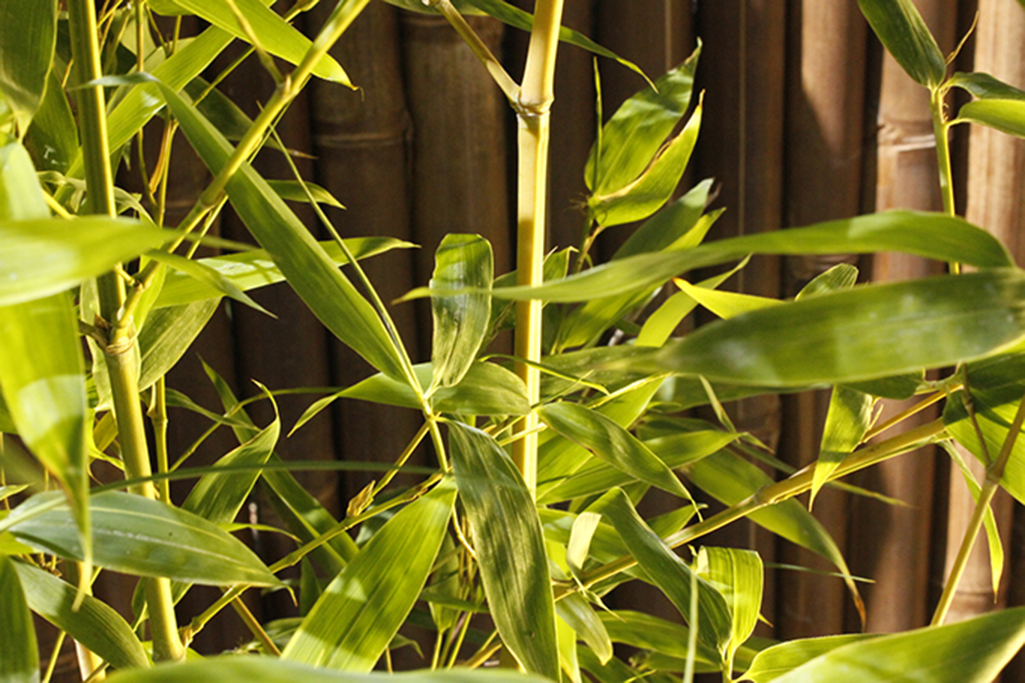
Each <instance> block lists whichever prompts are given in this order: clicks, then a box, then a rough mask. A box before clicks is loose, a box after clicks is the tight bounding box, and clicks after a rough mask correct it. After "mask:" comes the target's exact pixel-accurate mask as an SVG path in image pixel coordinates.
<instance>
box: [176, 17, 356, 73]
mask: <svg viewBox="0 0 1025 683" xmlns="http://www.w3.org/2000/svg"><path fill="white" fill-rule="evenodd" d="M174 2H175V4H177V5H179V6H180V7H181V8H183V9H185V10H188V11H189V12H190V13H192V14H195V15H196V16H198V17H201V18H203V19H205V20H206V21H208V22H210V23H211V24H213V25H214V26H216V27H218V28H220V29H221V30H223V31H227V32H228V33H230V34H232V35H234V36H235V37H236V38H239V39H241V40H244V41H246V42H249V41H250V36H249V35H247V33H246V32H245V31H243V30H242V28H241V27H240V26H239V22H238V19H237V18H236V16H235V14H234V12H232V10H231V7H230V6H229V5H228V3H222V2H202V1H201V0H174ZM235 6H236V7H238V11H239V12H240V13H241V14H242V16H244V17H245V19H246V22H247V23H248V24H249V27H250V29H251V30H252V32H253V34H254V36H255V39H256V41H257V42H258V43H259V45H260V46H261V47H262V48H263V49H264V50H266V51H267V52H270V53H271V54H272V55H275V56H277V57H281V58H282V59H284V60H286V61H288V62H291V63H292V64H298V63H299V62H300V61H302V59H303V57H304V56H305V55H306V51H307V50H308V49H309V47H310V44H311V43H310V40H309V38H306V37H305V36H303V35H302V34H301V33H299V31H298V30H296V29H294V28H292V27H291V26H290V25H289V24H288V23H287V22H285V20H284V19H282V18H281V16H279V15H278V14H277V12H274V11H273V10H271V9H269V8H267V7H266V6H265V5H264V3H262V2H260V1H259V0H235ZM313 73H315V74H316V75H317V76H320V77H321V78H324V79H327V80H329V81H333V82H335V83H341V84H343V85H348V86H350V87H352V83H351V81H349V77H348V76H347V75H346V73H345V71H344V70H343V69H342V67H341V65H339V64H338V62H336V61H335V60H334V58H333V57H330V56H328V55H325V56H324V57H322V58H321V59H320V61H319V62H318V63H317V65H316V66H315V67H314V68H313Z"/></svg>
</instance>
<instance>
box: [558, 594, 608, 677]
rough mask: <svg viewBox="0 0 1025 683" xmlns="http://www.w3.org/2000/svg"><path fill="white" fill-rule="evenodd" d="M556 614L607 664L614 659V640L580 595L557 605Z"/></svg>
mask: <svg viewBox="0 0 1025 683" xmlns="http://www.w3.org/2000/svg"><path fill="white" fill-rule="evenodd" d="M555 612H556V614H558V615H559V618H560V619H562V620H563V621H565V622H566V623H567V624H569V626H570V627H571V628H572V629H573V630H574V631H575V632H576V634H577V636H579V637H580V640H582V641H584V642H585V643H587V646H588V647H589V648H591V650H592V651H594V654H595V655H597V657H598V659H599V660H600V661H601V662H602V663H605V662H607V661H609V660H610V659H612V640H611V639H610V638H609V633H608V630H607V629H606V628H605V624H604V623H602V620H601V617H599V616H598V613H597V612H595V611H594V608H593V607H591V605H590V604H589V603H588V602H587V600H585V599H584V596H582V595H580V593H570V594H568V595H567V596H566V597H564V598H563V599H562V600H559V601H558V602H557V603H555Z"/></svg>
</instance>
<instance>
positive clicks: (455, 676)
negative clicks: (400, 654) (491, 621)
mask: <svg viewBox="0 0 1025 683" xmlns="http://www.w3.org/2000/svg"><path fill="white" fill-rule="evenodd" d="M113 680H115V681H118V683H223V681H260V682H261V683H295V682H296V681H303V682H304V683H550V681H547V679H543V678H540V677H538V676H526V675H523V674H519V673H516V672H514V671H494V670H475V671H470V670H468V669H459V668H456V669H445V670H441V671H413V672H407V673H397V674H389V673H385V672H380V673H350V672H342V671H330V670H327V669H323V668H315V667H311V666H305V665H302V664H297V663H296V662H289V661H285V660H281V659H278V658H276V657H255V656H242V657H239V656H230V655H225V656H220V657H210V658H208V659H204V660H202V661H196V662H187V663H184V664H178V665H175V666H163V667H154V668H152V669H148V670H145V671H126V672H122V673H119V674H118V677H117V678H116V679H113ZM112 683H113V682H112Z"/></svg>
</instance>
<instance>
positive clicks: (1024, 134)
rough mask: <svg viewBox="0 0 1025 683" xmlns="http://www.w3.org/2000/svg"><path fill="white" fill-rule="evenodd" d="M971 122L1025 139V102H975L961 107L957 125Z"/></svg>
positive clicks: (1017, 100)
mask: <svg viewBox="0 0 1025 683" xmlns="http://www.w3.org/2000/svg"><path fill="white" fill-rule="evenodd" d="M962 121H969V122H971V123H980V124H982V125H984V126H989V127H990V128H996V129H997V130H999V131H1000V132H1001V133H1007V134H1008V135H1014V136H1016V137H1019V138H1025V100H1019V99H1016V100H975V101H974V102H969V103H968V104H966V105H964V106H963V107H961V110H960V111H958V112H957V120H956V121H955V123H960V122H962Z"/></svg>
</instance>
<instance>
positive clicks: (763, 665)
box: [740, 633, 878, 683]
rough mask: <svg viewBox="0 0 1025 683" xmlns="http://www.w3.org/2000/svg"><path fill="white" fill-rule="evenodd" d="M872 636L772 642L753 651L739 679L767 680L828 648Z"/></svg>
mask: <svg viewBox="0 0 1025 683" xmlns="http://www.w3.org/2000/svg"><path fill="white" fill-rule="evenodd" d="M876 637H878V636H877V635H876V634H874V633H849V634H845V635H842V636H825V637H822V638H801V639H798V640H791V641H788V642H784V643H780V644H779V645H773V646H772V647H769V648H766V649H764V650H762V651H761V652H759V653H758V654H757V655H755V658H754V661H752V662H751V668H749V669H748V670H747V671H745V672H744V675H743V676H742V677H741V679H740V680H742V681H753V682H754V683H769V681H774V680H776V679H777V678H779V677H780V676H782V675H783V674H786V673H788V672H790V671H791V670H793V669H796V668H797V667H799V666H801V665H802V664H804V663H805V662H809V661H811V660H813V659H815V658H816V657H819V656H820V655H824V654H826V653H827V652H829V651H831V650H835V649H836V648H838V647H843V646H844V645H850V644H851V643H856V642H858V641H863V640H868V639H870V638H876Z"/></svg>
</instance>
